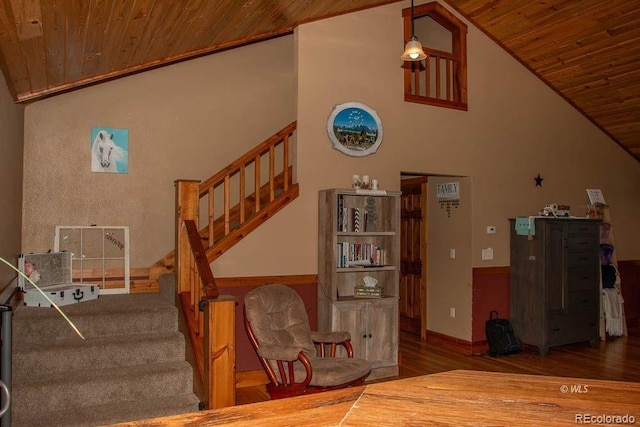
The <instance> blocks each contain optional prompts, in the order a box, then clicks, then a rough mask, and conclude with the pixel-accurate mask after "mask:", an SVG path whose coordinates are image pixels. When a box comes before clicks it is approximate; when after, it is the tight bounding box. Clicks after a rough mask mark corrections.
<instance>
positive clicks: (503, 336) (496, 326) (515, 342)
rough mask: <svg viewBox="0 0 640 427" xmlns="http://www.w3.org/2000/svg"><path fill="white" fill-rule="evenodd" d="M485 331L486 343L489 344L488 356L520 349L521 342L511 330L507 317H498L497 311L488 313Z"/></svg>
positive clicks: (502, 354)
mask: <svg viewBox="0 0 640 427" xmlns="http://www.w3.org/2000/svg"><path fill="white" fill-rule="evenodd" d="M494 315H495V317H494ZM485 332H486V334H487V344H489V356H491V357H497V356H505V355H507V354H513V353H518V352H520V351H522V344H521V343H520V340H519V339H518V338H517V337H516V334H515V332H513V327H512V326H511V322H509V320H507V319H499V318H498V312H497V311H495V310H494V311H492V312H491V313H489V320H487V322H486V323H485Z"/></svg>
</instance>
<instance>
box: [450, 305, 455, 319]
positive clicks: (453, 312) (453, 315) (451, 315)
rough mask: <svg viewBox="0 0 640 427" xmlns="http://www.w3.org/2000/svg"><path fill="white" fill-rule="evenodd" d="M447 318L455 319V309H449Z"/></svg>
mask: <svg viewBox="0 0 640 427" xmlns="http://www.w3.org/2000/svg"><path fill="white" fill-rule="evenodd" d="M449 316H450V317H456V308H455V307H451V308H449Z"/></svg>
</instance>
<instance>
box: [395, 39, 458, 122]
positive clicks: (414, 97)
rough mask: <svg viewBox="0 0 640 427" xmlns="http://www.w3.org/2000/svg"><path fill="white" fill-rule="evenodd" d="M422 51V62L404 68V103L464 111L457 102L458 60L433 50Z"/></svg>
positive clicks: (410, 63) (411, 63) (408, 64)
mask: <svg viewBox="0 0 640 427" xmlns="http://www.w3.org/2000/svg"><path fill="white" fill-rule="evenodd" d="M423 50H424V53H425V54H426V55H427V58H426V59H425V60H424V61H419V62H409V63H407V64H405V100H406V101H412V102H418V103H428V104H431V105H438V106H442V107H449V108H457V109H464V110H466V108H467V106H466V103H463V102H461V93H462V81H461V78H460V73H459V70H460V67H459V63H460V61H459V58H458V57H457V56H456V55H454V54H452V53H449V52H443V51H440V50H436V49H428V48H423Z"/></svg>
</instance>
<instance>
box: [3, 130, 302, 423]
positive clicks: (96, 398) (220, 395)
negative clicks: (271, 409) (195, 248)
mask: <svg viewBox="0 0 640 427" xmlns="http://www.w3.org/2000/svg"><path fill="white" fill-rule="evenodd" d="M295 129H296V122H293V123H291V124H290V125H288V126H286V127H285V128H284V129H282V130H280V131H279V132H277V133H276V134H274V135H273V136H272V137H270V138H268V139H267V140H265V141H264V142H262V143H261V144H259V145H258V146H256V147H255V148H254V149H252V150H250V151H249V152H247V153H245V154H244V155H243V156H241V157H240V158H238V159H237V160H236V161H234V162H233V163H231V164H230V165H228V166H227V167H226V168H224V169H222V170H221V171H220V172H219V173H217V174H216V175H213V176H212V177H211V178H209V179H207V180H206V181H204V182H202V183H199V182H195V181H188V182H186V181H185V182H181V181H176V187H177V195H178V197H177V198H178V199H179V200H180V201H181V202H179V204H178V205H177V206H176V212H177V214H178V215H177V218H176V234H177V237H178V239H177V240H178V244H177V248H176V251H173V252H171V253H169V254H168V255H167V256H166V257H164V258H163V259H161V260H159V261H158V262H157V263H156V264H154V265H153V266H152V267H151V268H150V269H145V270H146V271H144V272H143V271H142V269H138V270H139V272H138V273H137V274H136V275H134V276H132V282H133V281H134V280H139V281H141V282H145V283H146V284H147V285H145V287H148V288H150V289H152V290H158V289H159V290H160V293H136V294H129V295H103V296H101V297H100V298H99V299H98V300H96V301H88V302H83V303H80V304H75V305H70V306H65V307H63V309H64V312H65V313H66V314H67V315H68V316H69V317H70V318H71V320H72V321H73V322H74V323H75V325H76V326H77V327H78V329H79V330H80V331H81V332H82V334H83V335H84V336H85V337H86V340H82V339H81V338H80V337H78V336H77V335H75V333H74V332H73V330H72V329H71V328H70V327H69V325H68V324H67V323H66V322H65V321H64V319H63V318H62V317H61V316H60V315H59V314H58V313H57V312H56V311H55V310H54V309H48V308H39V307H24V306H21V307H18V309H17V310H15V313H14V316H13V332H12V335H13V341H12V342H13V361H12V364H13V385H12V387H13V388H12V393H11V406H12V424H13V425H14V426H43V425H46V426H50V425H64V426H95V425H104V424H113V423H118V422H126V421H134V420H140V419H146V418H153V417H159V416H166V415H174V414H180V413H187V412H194V411H197V410H198V409H199V406H200V405H201V401H200V399H199V398H198V397H197V396H196V395H195V394H194V393H193V391H192V390H193V386H194V372H193V370H192V368H191V365H190V364H189V363H187V362H186V361H185V339H184V335H183V334H182V333H181V332H179V331H178V309H177V308H176V307H175V304H174V303H173V301H174V298H175V294H176V289H172V290H168V289H166V287H165V286H163V285H162V284H160V282H162V280H161V278H162V277H167V276H168V275H166V274H165V273H170V274H171V277H172V279H175V280H177V293H178V294H179V297H180V298H179V300H180V302H181V308H182V310H183V312H184V316H185V319H184V320H185V322H184V323H185V328H186V329H187V332H186V333H187V334H188V336H189V338H190V341H191V342H190V343H189V344H188V345H189V346H190V347H191V348H190V349H189V352H190V353H191V352H193V353H192V354H193V357H195V365H196V366H197V369H196V374H195V376H196V380H197V381H198V382H200V381H202V384H197V385H196V389H198V391H199V393H200V394H203V401H202V404H204V405H205V406H206V407H211V408H213V407H221V406H227V405H228V404H229V403H228V401H229V399H227V398H226V397H225V396H231V398H230V399H231V400H232V401H235V388H234V387H235V384H234V378H233V375H234V372H233V366H234V363H235V350H234V351H230V349H231V348H235V338H234V335H233V331H234V326H233V325H234V324H235V323H234V320H233V318H232V317H231V316H233V315H234V304H233V302H234V301H227V302H222V304H219V305H222V306H224V307H226V306H230V307H231V309H230V310H229V309H227V308H224V309H217V310H218V311H217V312H216V313H218V314H217V316H219V317H215V316H213V317H212V316H210V315H209V313H211V310H210V309H209V308H205V309H204V310H203V309H202V307H203V305H202V302H203V301H204V300H207V299H209V301H208V304H205V305H206V306H207V307H209V306H210V305H212V304H213V300H217V295H216V296H214V297H212V296H211V295H210V292H209V291H208V287H207V286H203V282H202V280H201V279H200V277H199V276H198V275H197V274H196V273H195V271H196V268H195V261H194V256H193V253H192V251H191V248H190V244H189V241H188V239H186V237H187V236H186V233H185V232H184V231H183V229H184V224H185V221H191V222H192V223H193V224H194V225H195V226H196V227H197V224H198V210H199V206H200V205H201V204H203V205H204V206H205V207H206V208H205V210H206V211H207V215H206V217H205V218H204V221H202V222H201V228H200V229H199V230H198V229H197V228H196V229H195V231H194V232H195V235H196V236H198V239H201V242H202V245H204V246H202V245H201V247H202V251H201V255H203V257H202V258H203V259H202V264H203V265H204V266H205V267H206V268H205V269H206V270H208V269H209V268H208V264H209V263H211V262H212V261H213V260H215V259H217V258H218V257H219V256H221V255H222V254H223V253H224V252H226V251H227V250H228V249H230V248H231V247H232V246H233V245H235V244H236V243H237V242H239V241H240V240H242V239H243V238H244V237H245V236H246V235H247V234H249V233H250V232H251V231H253V230H255V229H256V228H257V227H259V226H260V225H261V224H263V223H264V222H265V221H267V220H268V219H269V218H271V217H272V216H273V215H275V213H276V212H278V211H279V210H280V209H282V208H283V207H284V206H286V205H287V204H289V203H290V202H292V201H293V200H294V199H295V198H297V196H298V191H299V190H298V184H297V183H294V182H293V181H294V180H293V168H292V166H291V165H290V162H289V137H290V136H291V135H292V134H293V132H294V131H295ZM183 187H184V188H188V190H189V191H188V192H186V191H184V189H183ZM184 193H188V194H184ZM181 196H184V197H181ZM214 208H215V209H214ZM220 211H221V214H218V212H220ZM174 271H175V273H176V274H175V276H174V275H173V273H174ZM209 273H210V270H209ZM134 277H135V279H134ZM209 282H213V277H211V280H210V281H208V282H207V284H210V283H209ZM153 283H155V284H156V285H155V286H154V285H153ZM172 286H175V284H172ZM139 289H143V287H142V286H141V287H140V288H139ZM163 295H164V296H163ZM229 303H230V304H229ZM225 310H226V311H225ZM207 319H208V320H207ZM220 325H225V327H227V326H229V325H231V326H230V330H231V332H230V334H229V337H228V341H226V342H227V344H228V345H227V346H221V345H219V341H217V340H216V338H219V339H221V338H227V337H225V336H224V334H222V333H221V330H222V329H223V328H217V327H218V326H220ZM207 331H208V333H207ZM209 334H212V335H213V338H212V337H211V336H209ZM219 347H220V348H226V349H227V350H225V351H219V350H220V348H219ZM210 350H215V352H212V353H210V356H207V354H209V353H207V351H210ZM209 359H211V360H209ZM205 360H209V362H210V365H207V364H205ZM229 366H230V368H229ZM214 372H215V374H214ZM207 373H208V374H207ZM227 374H228V375H227ZM229 375H230V377H229V379H230V381H228V383H229V384H230V385H228V384H226V383H225V385H224V387H223V389H222V390H221V388H220V386H218V383H220V378H222V377H224V376H229ZM214 377H215V381H214ZM216 381H217V383H216ZM201 387H204V391H203V390H200V388H201ZM230 404H233V402H231V403H230Z"/></svg>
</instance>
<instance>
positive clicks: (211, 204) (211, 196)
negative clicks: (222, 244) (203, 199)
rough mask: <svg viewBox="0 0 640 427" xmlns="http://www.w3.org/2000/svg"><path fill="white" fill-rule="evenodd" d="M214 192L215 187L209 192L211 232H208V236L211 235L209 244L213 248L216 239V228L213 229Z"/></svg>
mask: <svg viewBox="0 0 640 427" xmlns="http://www.w3.org/2000/svg"><path fill="white" fill-rule="evenodd" d="M213 190H214V187H213V186H211V188H209V192H208V195H209V232H208V234H209V242H208V245H209V246H213V243H214V240H215V238H214V228H213V225H214V221H215V214H214V213H213Z"/></svg>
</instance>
